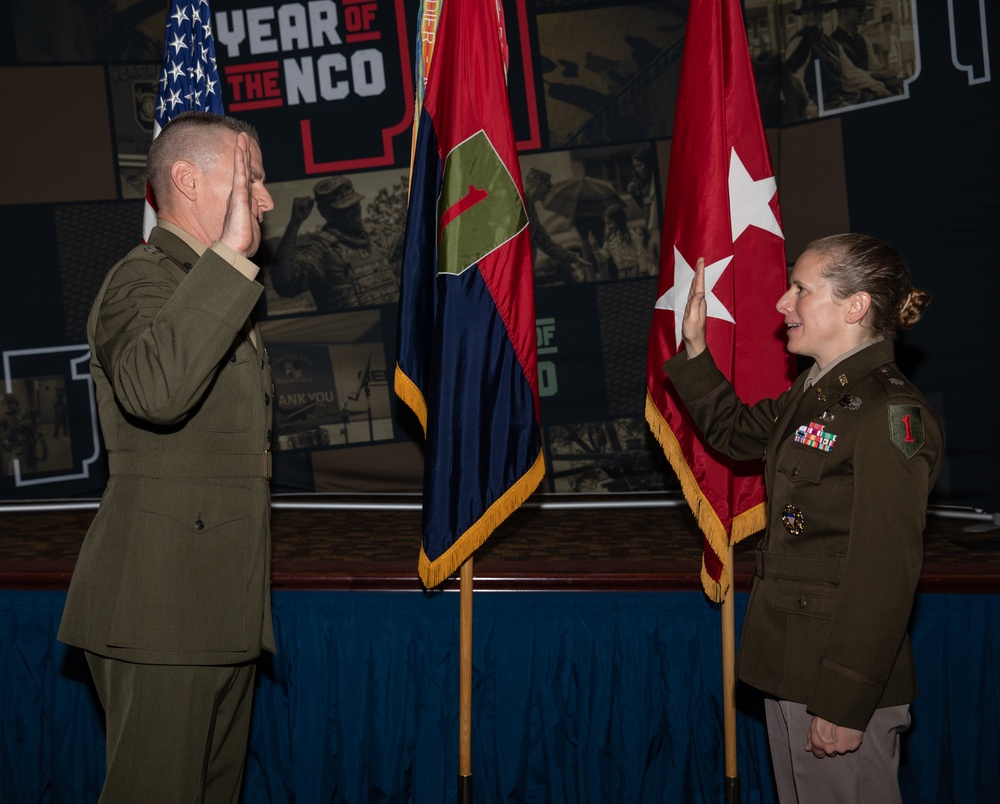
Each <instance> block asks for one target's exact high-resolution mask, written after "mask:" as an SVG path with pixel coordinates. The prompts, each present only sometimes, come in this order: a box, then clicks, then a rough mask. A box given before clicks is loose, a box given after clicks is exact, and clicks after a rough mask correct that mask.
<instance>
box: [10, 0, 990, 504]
mask: <svg viewBox="0 0 1000 804" xmlns="http://www.w3.org/2000/svg"><path fill="white" fill-rule="evenodd" d="M166 5H167V4H166V3H163V4H155V3H145V2H141V0H114V1H113V0H95V1H94V2H92V3H91V4H90V6H89V7H93V6H97V7H100V8H102V9H103V12H102V13H100V14H95V13H89V12H86V11H85V10H84V9H83V8H82V7H80V6H78V5H77V4H75V3H72V2H70V0H41V1H40V0H6V1H5V2H3V3H0V30H2V31H3V32H4V33H2V34H0V39H2V40H3V42H4V44H5V45H6V47H3V48H0V90H2V92H3V97H4V98H5V100H6V102H7V106H8V108H10V109H18V110H20V114H19V116H18V124H17V126H10V127H7V128H5V129H3V130H2V131H0V143H2V144H3V145H5V146H6V147H7V152H8V153H10V154H17V158H16V159H15V160H12V164H11V165H9V166H8V170H7V171H6V174H5V178H4V181H3V183H2V185H0V234H2V236H3V239H4V243H5V246H6V250H5V259H4V262H3V268H2V270H3V273H4V281H5V284H4V292H3V293H2V294H0V371H2V384H3V387H2V389H0V392H2V405H0V498H2V499H40V498H66V497H96V496H98V495H99V494H100V493H101V491H102V490H103V487H104V485H105V482H106V463H105V460H104V452H103V447H102V443H101V438H100V432H99V427H98V423H97V419H96V413H95V407H94V403H93V395H92V391H91V387H90V377H89V374H88V370H87V355H88V349H87V345H86V334H85V322H86V316H87V313H88V311H89V308H90V305H91V303H92V301H93V298H94V296H95V294H96V291H97V288H98V287H99V285H100V282H101V280H102V279H103V277H104V275H105V274H106V272H107V271H108V270H109V268H110V267H111V266H112V265H113V264H114V263H115V262H116V261H117V260H118V259H120V258H121V257H122V256H123V255H124V254H126V253H127V252H128V250H129V249H131V248H132V247H133V246H134V245H136V243H137V242H138V241H139V239H140V237H141V231H142V211H143V203H144V202H143V198H144V195H145V173H144V168H145V154H146V152H147V150H148V148H149V143H150V142H151V139H152V134H153V127H154V115H155V110H156V98H157V80H158V76H159V69H160V65H161V63H162V62H163V58H164V47H163V46H164V32H165V29H166V22H167V14H168V11H167V9H166V8H165V6H166ZM417 6H418V4H417V2H416V0H308V2H299V3H281V2H276V3H273V4H268V3H267V1H266V0H264V2H263V3H262V2H261V0H252V1H251V0H212V3H211V7H212V23H211V27H212V33H213V35H214V41H215V53H216V62H217V67H218V75H219V78H218V89H219V91H220V92H221V95H222V100H223V105H224V107H225V109H226V111H227V113H229V114H232V115H234V116H238V117H242V118H245V119H246V120H248V121H250V122H252V123H253V124H254V125H255V126H256V127H257V130H258V132H259V133H260V137H261V142H262V146H263V153H264V163H265V168H266V171H267V180H268V185H269V189H270V190H271V192H272V195H273V196H274V201H275V208H274V210H273V211H272V212H270V213H269V214H268V216H267V217H266V219H265V225H264V232H263V242H262V246H261V250H260V252H259V254H258V255H257V257H256V259H257V261H258V262H259V263H260V265H261V267H262V269H263V271H262V273H261V278H262V281H263V282H264V284H265V293H264V296H263V298H262V301H261V304H260V307H259V309H258V311H257V316H258V319H259V320H260V322H261V329H262V331H263V334H264V337H265V339H266V342H267V345H268V349H269V352H270V353H271V357H272V361H273V365H274V370H275V387H276V402H277V405H276V408H275V414H276V415H275V439H274V445H275V477H274V485H273V490H274V491H275V492H276V493H285V492H289V493H290V492H314V491H319V492H344V493H356V494H358V493H368V492H376V491H377V492H380V493H384V492H400V493H419V492H420V491H421V489H422V488H423V481H422V469H423V460H422V456H421V451H422V449H423V436H422V434H421V431H420V425H419V423H418V421H417V419H416V417H415V416H414V415H413V414H412V413H411V412H410V411H409V410H408V409H407V408H406V407H405V406H403V405H400V404H399V401H398V399H397V398H396V396H395V394H394V393H392V390H391V388H390V381H391V372H392V369H393V367H394V366H395V364H396V340H397V332H396V328H397V324H396V322H397V317H398V310H397V302H398V294H399V276H400V264H401V258H402V252H403V242H404V238H403V235H404V229H405V221H406V202H407V192H408V187H407V176H408V172H409V164H410V154H411V148H412V140H411V134H412V125H413V120H414V102H415V97H416V89H417V83H416V82H417V81H422V76H418V77H415V76H414V68H413V65H414V63H415V62H416V61H417V56H418V54H419V53H421V52H423V49H424V45H425V39H426V37H427V36H428V35H429V34H428V33H427V32H423V31H420V30H418V18H417ZM154 7H156V8H154ZM742 7H743V15H744V19H743V22H744V25H745V28H746V33H747V40H748V42H749V46H750V54H751V59H752V66H753V71H754V80H755V82H756V89H757V95H758V100H759V104H760V109H761V117H762V120H763V123H764V127H765V130H766V134H767V139H768V143H769V147H770V154H771V161H772V163H773V167H774V171H775V179H776V182H777V186H778V196H779V199H780V205H781V210H782V228H783V231H784V235H785V247H786V254H787V259H788V261H789V262H792V261H794V259H795V258H796V257H797V256H798V255H799V254H800V253H801V251H802V249H803V248H804V246H805V245H806V244H807V243H808V242H809V241H810V240H812V239H813V238H816V237H820V236H824V235H827V234H832V233H835V232H842V231H848V230H854V231H861V232H866V233H868V234H871V235H874V236H876V237H879V238H882V239H884V240H886V241H887V242H889V243H890V244H892V245H893V246H895V247H896V248H897V249H899V250H900V251H901V252H902V253H903V255H904V256H905V257H906V258H907V260H908V262H909V264H910V267H911V270H912V273H913V280H914V284H915V285H917V286H918V287H922V288H925V289H927V290H929V291H930V293H931V294H932V296H933V302H932V304H931V306H930V308H929V309H928V311H927V313H926V314H925V316H924V319H923V320H922V321H921V322H920V324H919V325H918V326H917V327H916V328H915V329H914V330H912V331H911V332H908V333H906V335H905V336H904V337H903V338H902V339H901V341H900V344H899V346H898V350H897V351H898V362H899V363H900V364H901V366H902V367H903V369H904V371H905V372H906V373H907V374H908V375H909V376H910V377H911V379H913V380H914V382H915V383H916V384H917V385H918V386H919V387H920V388H921V390H922V391H923V392H924V394H925V395H926V396H927V398H928V400H929V402H930V403H931V404H932V405H933V406H934V408H935V409H936V410H937V412H938V413H939V414H940V415H941V417H942V418H943V420H944V423H945V427H946V431H947V449H948V452H947V462H946V466H945V470H944V471H943V472H942V475H941V478H940V480H939V481H938V485H937V488H936V490H935V493H934V497H933V499H932V501H933V502H937V503H946V504H954V505H962V506H975V507H979V508H983V509H986V510H990V511H997V510H1000V487H998V484H997V483H996V481H995V476H996V473H995V467H996V466H997V465H998V463H1000V442H998V440H997V439H996V438H992V437H990V435H989V428H988V426H987V424H986V419H987V415H986V412H985V409H984V408H985V405H986V404H988V403H992V400H994V399H997V398H1000V387H998V386H1000V379H998V376H997V373H996V372H995V371H993V370H992V368H993V363H994V362H995V360H993V358H992V356H991V355H992V352H994V351H995V344H996V342H997V336H996V333H995V330H994V329H993V315H992V302H993V299H995V298H996V297H997V295H998V293H1000V271H997V270H996V269H997V257H996V249H995V240H996V237H995V229H996V221H997V220H1000V196H998V194H997V193H996V192H995V189H994V188H995V187H996V186H997V184H998V183H1000V159H998V158H997V156H996V148H995V140H996V135H997V132H998V131H1000V95H998V92H997V86H996V83H995V82H994V81H993V80H992V74H991V64H997V63H998V58H997V57H998V54H997V47H996V42H997V41H998V39H1000V28H998V25H1000V8H998V7H997V6H996V5H995V4H992V3H986V2H985V0H971V1H970V2H964V3H940V2H936V1H935V0H871V1H870V2H868V3H866V4H865V5H864V6H860V5H851V6H850V7H848V6H843V5H842V6H837V5H836V4H835V3H830V4H824V6H823V9H822V10H820V11H818V12H815V13H809V14H803V13H801V8H800V2H799V0H745V2H743V4H742ZM503 11H504V18H505V20H506V40H507V47H508V76H507V82H508V87H509V95H510V107H511V119H512V123H513V129H514V138H515V141H516V146H517V150H518V160H519V162H520V168H521V175H522V176H523V177H524V189H525V202H526V212H527V214H528V222H529V227H530V233H531V241H532V246H533V251H534V280H535V300H536V322H535V323H536V336H537V352H538V385H539V394H540V416H541V425H542V438H543V442H544V449H545V457H546V473H545V479H544V480H543V481H542V485H541V487H540V488H541V491H543V492H570V493H572V492H586V493H593V492H635V491H663V490H677V489H679V485H678V483H677V480H676V478H675V476H674V474H673V472H672V471H671V470H670V468H669V466H668V465H667V463H666V461H665V459H664V458H663V454H662V450H661V449H660V447H659V445H658V444H657V443H656V442H655V441H654V440H653V438H652V436H651V435H650V434H649V432H648V428H647V427H646V424H645V421H644V409H645V390H646V375H645V356H646V345H647V336H648V333H649V330H650V321H651V318H652V314H653V309H654V306H655V303H656V298H657V279H658V273H659V266H660V252H661V222H662V217H663V211H664V199H665V197H666V177H667V173H668V166H669V161H670V152H671V137H672V132H673V130H674V125H673V124H674V111H675V102H676V96H677V89H678V79H679V72H680V63H681V53H682V50H683V46H684V42H685V35H686V19H687V11H688V3H687V2H685V0H651V1H650V2H633V3H621V2H611V0H583V1H582V2H581V1H574V2H572V3H567V2H562V1H561V0H503ZM459 79H460V76H456V80H459ZM941 121H947V125H942V124H941ZM318 201H323V202H324V203H322V204H320V203H318ZM331 206H332V207H334V208H337V209H351V211H352V216H353V217H352V216H338V220H337V221H333V220H328V219H327V218H325V217H324V216H323V215H322V214H321V210H325V209H329V208H330V207H331ZM345 217H347V218H350V219H351V220H353V221H354V223H352V224H351V225H350V226H349V228H348V229H347V230H345V229H340V228H338V226H343V225H344V224H343V223H341V222H340V219H342V218H345ZM775 301H776V300H775ZM767 303H768V304H770V301H769V302H767ZM730 312H731V311H730ZM959 334H961V336H962V341H961V342H959V341H958V340H957V336H958V335H959ZM969 347H971V348H969ZM987 355H990V356H989V357H987ZM984 364H985V365H984Z"/></svg>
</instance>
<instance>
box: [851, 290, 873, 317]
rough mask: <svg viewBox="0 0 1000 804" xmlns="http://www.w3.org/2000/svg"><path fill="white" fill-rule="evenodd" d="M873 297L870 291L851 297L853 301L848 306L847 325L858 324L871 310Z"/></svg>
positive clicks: (860, 292)
mask: <svg viewBox="0 0 1000 804" xmlns="http://www.w3.org/2000/svg"><path fill="white" fill-rule="evenodd" d="M871 306H872V297H871V295H870V294H869V293H868V291H865V290H861V291H858V292H857V293H855V294H854V295H853V296H851V301H850V302H849V303H848V305H847V323H848V324H857V323H858V322H859V321H861V320H862V319H863V318H864V317H865V316H866V315H867V314H868V311H869V310H870V309H871Z"/></svg>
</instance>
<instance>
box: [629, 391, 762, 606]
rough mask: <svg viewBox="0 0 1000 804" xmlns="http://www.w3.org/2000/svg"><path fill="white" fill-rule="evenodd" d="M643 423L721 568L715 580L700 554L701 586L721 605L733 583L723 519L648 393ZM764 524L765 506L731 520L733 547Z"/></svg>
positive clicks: (727, 538)
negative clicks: (678, 484) (696, 477)
mask: <svg viewBox="0 0 1000 804" xmlns="http://www.w3.org/2000/svg"><path fill="white" fill-rule="evenodd" d="M646 422H647V424H649V429H650V431H651V432H652V433H653V436H654V437H655V438H656V440H657V441H658V442H659V443H660V446H661V447H662V448H663V454H664V455H666V457H667V460H668V461H669V462H670V466H671V467H672V468H673V470H674V472H675V473H676V474H677V479H678V480H680V482H681V491H682V492H683V493H684V499H685V500H687V504H688V505H689V506H690V507H691V512H692V513H693V514H694V516H695V519H696V520H697V521H698V527H699V528H701V531H702V533H704V534H705V541H706V542H708V546H709V547H710V548H711V550H712V552H713V553H715V555H716V557H717V558H718V559H719V563H720V564H721V565H722V572H721V574H720V576H719V580H718V581H716V580H715V579H714V578H712V576H711V575H709V574H708V571H707V570H706V568H705V557H704V555H702V559H701V585H702V587H703V588H704V590H705V594H706V595H708V597H709V598H710V599H711V600H713V601H714V602H716V603H721V602H722V600H723V599H724V598H725V596H726V593H727V592H728V591H729V585H730V584H731V583H732V568H731V567H730V566H729V544H730V534H727V533H726V528H725V526H724V525H723V524H722V520H720V519H719V515H718V514H717V513H716V512H715V509H714V508H712V506H711V504H710V503H709V502H708V500H707V499H706V497H705V495H704V493H703V492H702V490H701V488H700V487H699V486H698V481H697V480H695V477H694V473H693V472H692V471H691V467H690V466H688V462H687V459H686V458H685V457H684V452H683V450H682V449H681V445H680V443H679V442H678V441H677V436H676V435H674V431H673V430H672V429H671V427H670V425H669V424H667V420H666V419H664V418H663V414H662V413H661V412H660V409H659V408H658V407H657V406H656V403H655V402H654V401H653V398H652V397H651V396H650V395H649V394H648V393H647V394H646ZM766 524H767V511H766V506H765V504H764V503H760V504H758V505H755V506H754V507H753V508H751V509H749V510H748V511H744V512H743V513H742V514H739V515H738V516H735V517H733V525H732V543H733V544H736V543H737V542H740V541H742V540H743V539H745V538H746V537H747V536H750V535H751V534H754V533H756V532H757V531H759V530H761V529H763V528H764V526H765V525H766Z"/></svg>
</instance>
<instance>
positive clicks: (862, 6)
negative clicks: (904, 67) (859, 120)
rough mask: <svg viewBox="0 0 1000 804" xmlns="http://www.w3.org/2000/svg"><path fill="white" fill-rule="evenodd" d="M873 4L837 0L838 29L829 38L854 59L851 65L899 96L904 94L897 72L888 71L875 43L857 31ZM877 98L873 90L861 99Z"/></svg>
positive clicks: (864, 0)
mask: <svg viewBox="0 0 1000 804" xmlns="http://www.w3.org/2000/svg"><path fill="white" fill-rule="evenodd" d="M874 4H875V3H874V0H838V3H837V29H836V30H835V31H834V32H833V33H832V34H830V37H831V38H832V39H833V41H834V42H836V43H837V44H838V45H840V47H841V50H843V51H844V55H845V56H847V58H848V59H850V60H851V64H853V65H854V66H855V67H857V68H858V69H859V70H862V71H864V72H865V73H866V74H868V75H870V76H871V77H872V78H873V79H875V80H876V81H881V82H882V84H883V85H884V86H885V88H886V90H888V91H889V92H890V93H892V94H893V95H898V94H900V93H901V92H902V91H903V82H902V81H900V79H899V77H898V76H897V75H896V72H895V70H891V69H889V68H888V67H886V66H885V65H884V64H883V63H882V60H881V59H880V58H879V56H878V54H877V53H876V52H875V48H874V47H873V46H872V43H871V42H869V41H868V39H867V38H866V37H865V36H864V34H862V33H861V32H860V31H859V30H858V28H859V27H860V25H861V23H862V22H864V19H865V15H866V14H867V13H868V9H869V8H870V7H871V6H873V5H874ZM876 97H878V96H877V95H876V94H875V93H872V92H871V90H868V89H865V90H862V91H861V95H860V99H861V100H866V99H874V98H876Z"/></svg>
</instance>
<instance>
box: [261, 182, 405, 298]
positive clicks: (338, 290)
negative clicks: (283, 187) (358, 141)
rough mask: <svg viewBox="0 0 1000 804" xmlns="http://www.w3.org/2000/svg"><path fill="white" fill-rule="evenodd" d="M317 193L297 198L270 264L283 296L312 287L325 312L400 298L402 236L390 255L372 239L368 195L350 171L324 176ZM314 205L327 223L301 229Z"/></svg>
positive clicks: (277, 288) (270, 270)
mask: <svg viewBox="0 0 1000 804" xmlns="http://www.w3.org/2000/svg"><path fill="white" fill-rule="evenodd" d="M313 195H314V196H315V200H314V199H313V198H310V197H309V196H305V197H302V198H296V199H295V200H294V201H293V202H292V214H291V218H290V219H289V221H288V226H287V228H286V229H285V233H284V234H283V235H282V237H281V242H280V243H279V244H278V248H277V251H276V252H275V255H274V260H273V261H272V263H271V266H270V268H269V278H270V280H271V285H272V286H273V287H274V290H275V291H276V292H277V293H278V294H279V295H281V296H297V295H298V294H300V293H304V292H305V291H309V292H310V293H311V294H312V297H313V301H314V302H315V304H316V310H317V311H318V312H321V313H331V312H336V311H338V310H347V309H350V308H353V307H363V306H368V305H375V304H391V303H393V302H395V301H396V300H397V299H398V298H399V262H400V260H401V258H402V245H403V244H402V239H401V238H400V239H399V241H398V243H397V244H396V246H395V247H393V249H392V253H389V254H386V253H385V252H383V250H382V249H381V248H380V247H379V246H378V245H377V244H376V243H374V242H373V240H372V238H371V235H370V234H369V233H368V231H367V230H366V229H365V225H364V222H363V220H362V213H361V201H362V200H363V199H364V196H363V195H361V193H358V192H356V191H355V189H354V184H353V183H352V182H351V180H350V179H349V178H347V176H334V177H332V178H327V179H321V180H320V181H319V182H317V183H316V185H315V187H313ZM313 207H315V208H316V209H317V211H318V212H319V214H320V215H322V216H323V219H324V220H325V221H326V223H325V224H324V225H323V226H322V227H321V228H319V229H317V230H315V231H313V232H307V233H305V234H300V232H299V230H300V229H301V228H302V224H304V223H305V221H306V219H307V218H308V217H309V215H310V213H311V212H312V210H313Z"/></svg>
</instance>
